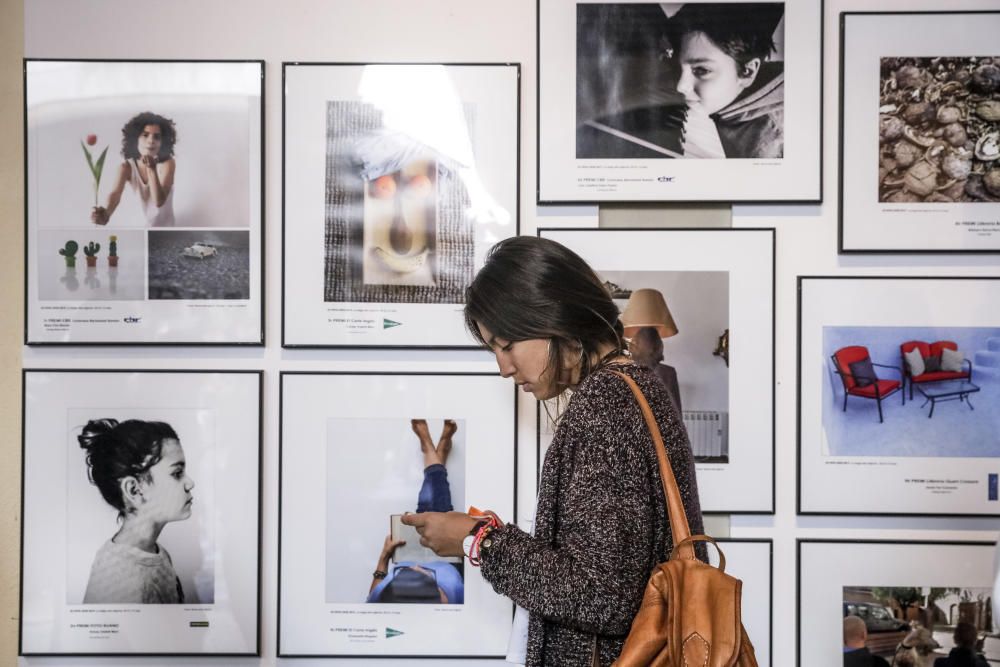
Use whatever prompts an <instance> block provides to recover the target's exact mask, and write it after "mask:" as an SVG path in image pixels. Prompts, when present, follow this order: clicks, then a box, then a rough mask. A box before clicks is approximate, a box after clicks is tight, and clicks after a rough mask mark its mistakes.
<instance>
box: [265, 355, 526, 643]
mask: <svg viewBox="0 0 1000 667" xmlns="http://www.w3.org/2000/svg"><path fill="white" fill-rule="evenodd" d="M302 376H313V377H316V376H326V377H362V378H378V377H405V378H419V377H453V378H481V377H495V378H499V377H500V374H499V373H498V372H482V371H449V372H436V371H400V372H394V371H282V372H281V373H280V375H279V417H278V471H279V472H278V569H277V574H278V585H277V590H278V593H277V621H276V624H275V642H276V652H277V656H278V658H279V659H282V658H334V659H337V658H340V659H345V658H354V659H366V658H395V659H400V660H403V659H415V658H422V659H434V660H453V659H455V660H459V659H502V658H503V657H504V656H503V655H502V654H495V655H475V654H463V655H448V654H424V653H420V654H408V655H400V654H372V653H303V652H288V651H287V650H286V649H283V648H282V602H281V601H282V588H283V574H284V570H283V565H282V563H283V561H284V560H285V558H284V555H285V554H284V537H285V524H286V521H285V512H284V509H283V507H284V497H285V496H284V489H285V486H286V485H285V469H286V466H285V456H286V454H287V451H286V443H285V425H286V421H285V404H286V401H285V398H286V396H285V389H286V387H285V379H286V378H288V377H302ZM505 393H506V390H505ZM510 393H511V396H512V400H511V405H512V408H511V409H512V411H513V427H512V429H513V430H512V432H513V442H512V443H511V452H512V454H511V457H512V462H511V464H512V468H511V474H512V481H513V488H512V489H511V494H512V495H511V499H512V520H516V518H517V512H518V502H517V492H518V491H517V490H518V474H517V466H518V442H517V425H518V416H517V412H518V409H517V406H518V403H517V400H518V395H517V388H516V387H511V388H510ZM456 509H457V510H460V509H461V508H457V507H456ZM286 645H287V643H286Z"/></svg>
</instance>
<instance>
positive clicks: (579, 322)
mask: <svg viewBox="0 0 1000 667" xmlns="http://www.w3.org/2000/svg"><path fill="white" fill-rule="evenodd" d="M477 323H480V324H482V325H483V326H485V327H486V328H487V329H489V330H490V332H491V333H492V334H493V335H494V336H495V337H497V338H502V339H504V340H508V341H511V342H515V341H520V340H528V339H531V338H547V339H549V340H551V341H552V345H551V346H550V348H549V367H550V368H559V367H560V366H561V363H560V361H561V359H563V358H564V351H565V350H568V349H573V350H576V349H579V350H580V352H581V356H582V367H581V371H580V380H583V378H585V377H587V375H589V374H590V373H591V372H592V371H593V370H594V369H595V368H597V367H598V366H600V365H601V363H602V362H603V361H604V360H603V359H599V360H598V361H597V363H596V364H594V363H593V361H592V359H593V358H594V356H595V354H596V353H597V351H598V350H599V349H600V348H601V347H602V346H606V345H608V344H610V345H611V346H612V351H611V353H610V354H609V355H606V357H614V356H618V355H620V354H622V353H623V351H624V348H625V343H624V338H623V335H622V334H623V328H622V323H621V322H620V321H619V319H618V307H617V306H616V305H615V303H614V301H612V300H611V294H610V293H609V292H608V290H607V288H605V287H604V285H603V284H602V283H601V279H600V278H598V277H597V274H596V273H594V270H593V269H591V268H590V266H588V265H587V263H586V262H585V261H583V259H581V258H580V256H579V255H577V254H576V253H575V252H573V251H572V250H570V249H569V248H567V247H565V246H563V245H560V244H558V243H556V242H555V241H552V240H550V239H543V238H538V237H534V236H514V237H511V238H508V239H504V240H503V241H500V242H499V243H497V244H496V245H495V246H493V248H491V249H490V251H489V253H488V254H487V256H486V263H485V264H484V265H483V268H482V269H480V270H479V273H478V274H476V277H475V278H474V279H473V280H472V284H471V285H469V287H468V288H467V289H466V292H465V326H466V328H467V329H468V330H469V332H470V333H471V334H472V335H473V337H475V339H476V340H478V341H479V342H480V343H482V344H483V345H486V346H489V342H488V341H486V340H484V339H483V336H482V333H481V332H480V331H479V327H478V326H476V325H477Z"/></svg>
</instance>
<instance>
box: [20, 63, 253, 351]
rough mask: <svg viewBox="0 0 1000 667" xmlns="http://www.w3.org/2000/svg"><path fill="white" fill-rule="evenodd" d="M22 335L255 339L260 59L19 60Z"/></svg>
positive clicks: (106, 341)
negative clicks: (21, 76)
mask: <svg viewBox="0 0 1000 667" xmlns="http://www.w3.org/2000/svg"><path fill="white" fill-rule="evenodd" d="M24 90H25V111H24V115H25V132H26V133H25V170H26V178H25V181H26V186H25V244H26V249H25V266H26V271H27V273H26V278H25V292H26V294H25V343H27V344H28V345H33V344H38V345H43V344H71V345H130V344H156V345H170V344H177V345H203V344H204V345H235V344H243V345H263V343H264V297H263V274H264V247H263V234H262V227H263V225H262V219H263V198H264V190H263V187H262V179H263V155H264V137H263V124H262V122H261V119H262V116H263V109H264V63H263V61H259V60H256V61H126V60H40V59H27V60H25V62H24Z"/></svg>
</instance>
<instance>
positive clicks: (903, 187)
mask: <svg viewBox="0 0 1000 667" xmlns="http://www.w3.org/2000/svg"><path fill="white" fill-rule="evenodd" d="M880 86H881V90H880V95H879V170H878V178H879V189H878V197H879V199H878V200H879V201H880V202H891V203H929V204H949V203H954V202H1000V160H998V158H1000V56H986V57H983V56H976V57H972V56H970V57H958V58H956V57H938V58H933V57H929V58H911V57H908V58H882V59H881V76H880Z"/></svg>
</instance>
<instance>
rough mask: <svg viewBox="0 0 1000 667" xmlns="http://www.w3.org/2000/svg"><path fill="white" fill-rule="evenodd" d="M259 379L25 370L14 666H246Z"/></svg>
mask: <svg viewBox="0 0 1000 667" xmlns="http://www.w3.org/2000/svg"><path fill="white" fill-rule="evenodd" d="M261 380H262V374H261V373H259V372H257V371H205V372H202V371H131V370H86V371H85V370H27V371H25V372H24V397H25V422H24V471H23V472H24V480H25V484H24V491H23V493H24V498H23V504H24V526H25V529H24V539H23V543H22V554H21V568H22V574H23V588H22V597H21V618H22V621H23V622H22V625H21V637H22V639H21V650H22V654H23V655H34V654H49V655H63V654H67V655H68V654H72V655H122V654H136V653H142V654H147V655H174V654H178V653H186V654H198V655H213V654H227V655H242V654H256V652H257V651H258V650H259V649H258V641H257V628H258V618H259V607H258V589H259V586H260V569H259V562H260V559H259V553H258V536H259V525H260V468H259V461H260V391H261Z"/></svg>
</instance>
